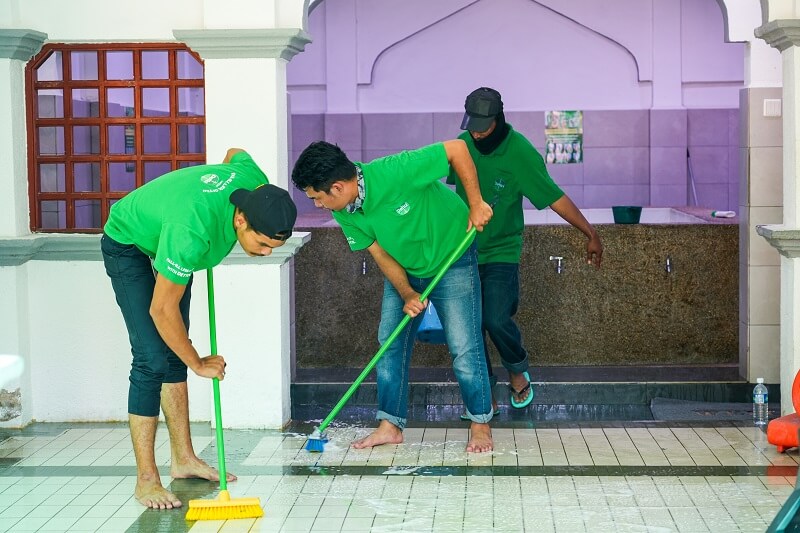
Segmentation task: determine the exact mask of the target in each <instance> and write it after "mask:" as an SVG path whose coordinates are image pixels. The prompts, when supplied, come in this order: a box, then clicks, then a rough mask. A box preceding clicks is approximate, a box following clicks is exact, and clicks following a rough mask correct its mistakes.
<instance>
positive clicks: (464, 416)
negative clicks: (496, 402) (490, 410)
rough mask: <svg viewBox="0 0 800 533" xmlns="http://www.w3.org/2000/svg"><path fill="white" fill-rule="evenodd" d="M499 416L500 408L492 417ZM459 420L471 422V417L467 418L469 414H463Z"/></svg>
mask: <svg viewBox="0 0 800 533" xmlns="http://www.w3.org/2000/svg"><path fill="white" fill-rule="evenodd" d="M499 414H500V408H499V407H498V408H497V409H495V410H494V414H493V415H492V416H497V415H499ZM459 418H460V419H461V420H464V421H466V422H469V417H468V416H467V413H461V416H460V417H459Z"/></svg>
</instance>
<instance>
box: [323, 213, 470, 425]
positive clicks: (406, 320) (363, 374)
mask: <svg viewBox="0 0 800 533" xmlns="http://www.w3.org/2000/svg"><path fill="white" fill-rule="evenodd" d="M475 231H476V229H475V227H473V228H472V229H471V230H469V231H468V232H467V235H466V236H465V237H464V240H463V241H461V244H459V245H458V247H457V248H456V249H455V251H454V252H453V253H452V254H450V257H448V258H447V261H445V262H444V265H442V268H441V269H440V270H439V273H438V274H436V276H435V277H434V278H433V281H431V282H430V284H429V285H428V287H427V288H426V289H425V290H424V291H422V294H420V295H419V299H420V301H424V300H425V298H427V297H428V296H429V295H430V293H431V292H432V291H433V289H434V288H436V285H437V284H438V283H439V280H441V279H442V277H443V276H444V275H445V274H446V273H447V269H449V268H450V266H451V265H452V264H453V263H455V262H456V260H457V259H458V258H459V257H461V255H462V254H463V253H464V250H466V249H467V247H468V246H469V245H470V243H472V238H473V236H474V235H475ZM409 321H411V316H410V315H405V316H404V317H403V320H401V321H400V323H399V324H398V325H397V327H396V328H394V331H393V332H392V334H391V335H389V338H388V339H386V342H384V343H383V346H381V348H380V349H379V350H378V353H376V354H375V356H374V357H373V358H372V360H371V361H370V362H369V363H368V364H367V366H366V368H364V370H362V371H361V374H359V375H358V377H357V378H356V380H355V381H354V382H353V384H352V385H350V388H349V389H347V392H345V393H344V396H342V399H341V400H339V403H337V404H336V406H335V407H334V408H333V410H332V411H331V412H330V414H329V415H328V416H327V417H326V418H325V420H323V421H322V424H320V425H319V432H320V433H322V432H323V431H325V428H326V427H328V424H330V423H331V421H333V419H334V418H335V417H336V415H337V414H339V411H340V410H341V409H342V407H344V404H345V403H347V400H349V399H350V396H352V395H353V392H355V390H356V389H357V388H358V386H359V385H361V382H362V381H364V378H366V377H367V374H369V373H370V372H372V369H373V368H375V365H376V364H377V363H378V360H379V359H380V358H381V357H383V354H384V353H385V352H386V350H387V349H389V346H391V345H392V343H393V342H394V340H395V339H396V338H397V336H398V335H400V332H401V331H403V328H405V327H406V325H407V324H408V323H409Z"/></svg>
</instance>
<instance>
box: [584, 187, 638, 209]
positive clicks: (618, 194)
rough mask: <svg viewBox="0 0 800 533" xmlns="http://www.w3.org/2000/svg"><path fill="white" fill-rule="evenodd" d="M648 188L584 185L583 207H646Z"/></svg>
mask: <svg viewBox="0 0 800 533" xmlns="http://www.w3.org/2000/svg"><path fill="white" fill-rule="evenodd" d="M649 201H650V187H649V186H647V185H584V186H583V207H586V208H591V207H611V206H614V205H642V206H644V205H647V204H648V202H649Z"/></svg>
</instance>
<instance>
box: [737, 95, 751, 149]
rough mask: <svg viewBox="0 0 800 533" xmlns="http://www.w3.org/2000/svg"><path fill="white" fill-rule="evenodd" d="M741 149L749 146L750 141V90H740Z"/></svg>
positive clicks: (739, 144)
mask: <svg viewBox="0 0 800 533" xmlns="http://www.w3.org/2000/svg"><path fill="white" fill-rule="evenodd" d="M739 120H740V124H739V143H738V146H739V147H747V146H749V145H750V144H749V141H750V89H740V90H739Z"/></svg>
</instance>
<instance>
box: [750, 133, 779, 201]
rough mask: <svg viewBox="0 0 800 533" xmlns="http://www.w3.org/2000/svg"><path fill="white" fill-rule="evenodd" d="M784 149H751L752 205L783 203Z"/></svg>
mask: <svg viewBox="0 0 800 533" xmlns="http://www.w3.org/2000/svg"><path fill="white" fill-rule="evenodd" d="M782 158H783V150H782V148H780V147H771V146H765V147H760V146H759V147H753V148H751V149H750V194H749V197H750V205H752V206H759V207H777V206H782V205H783V177H782V175H783V159H782Z"/></svg>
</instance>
